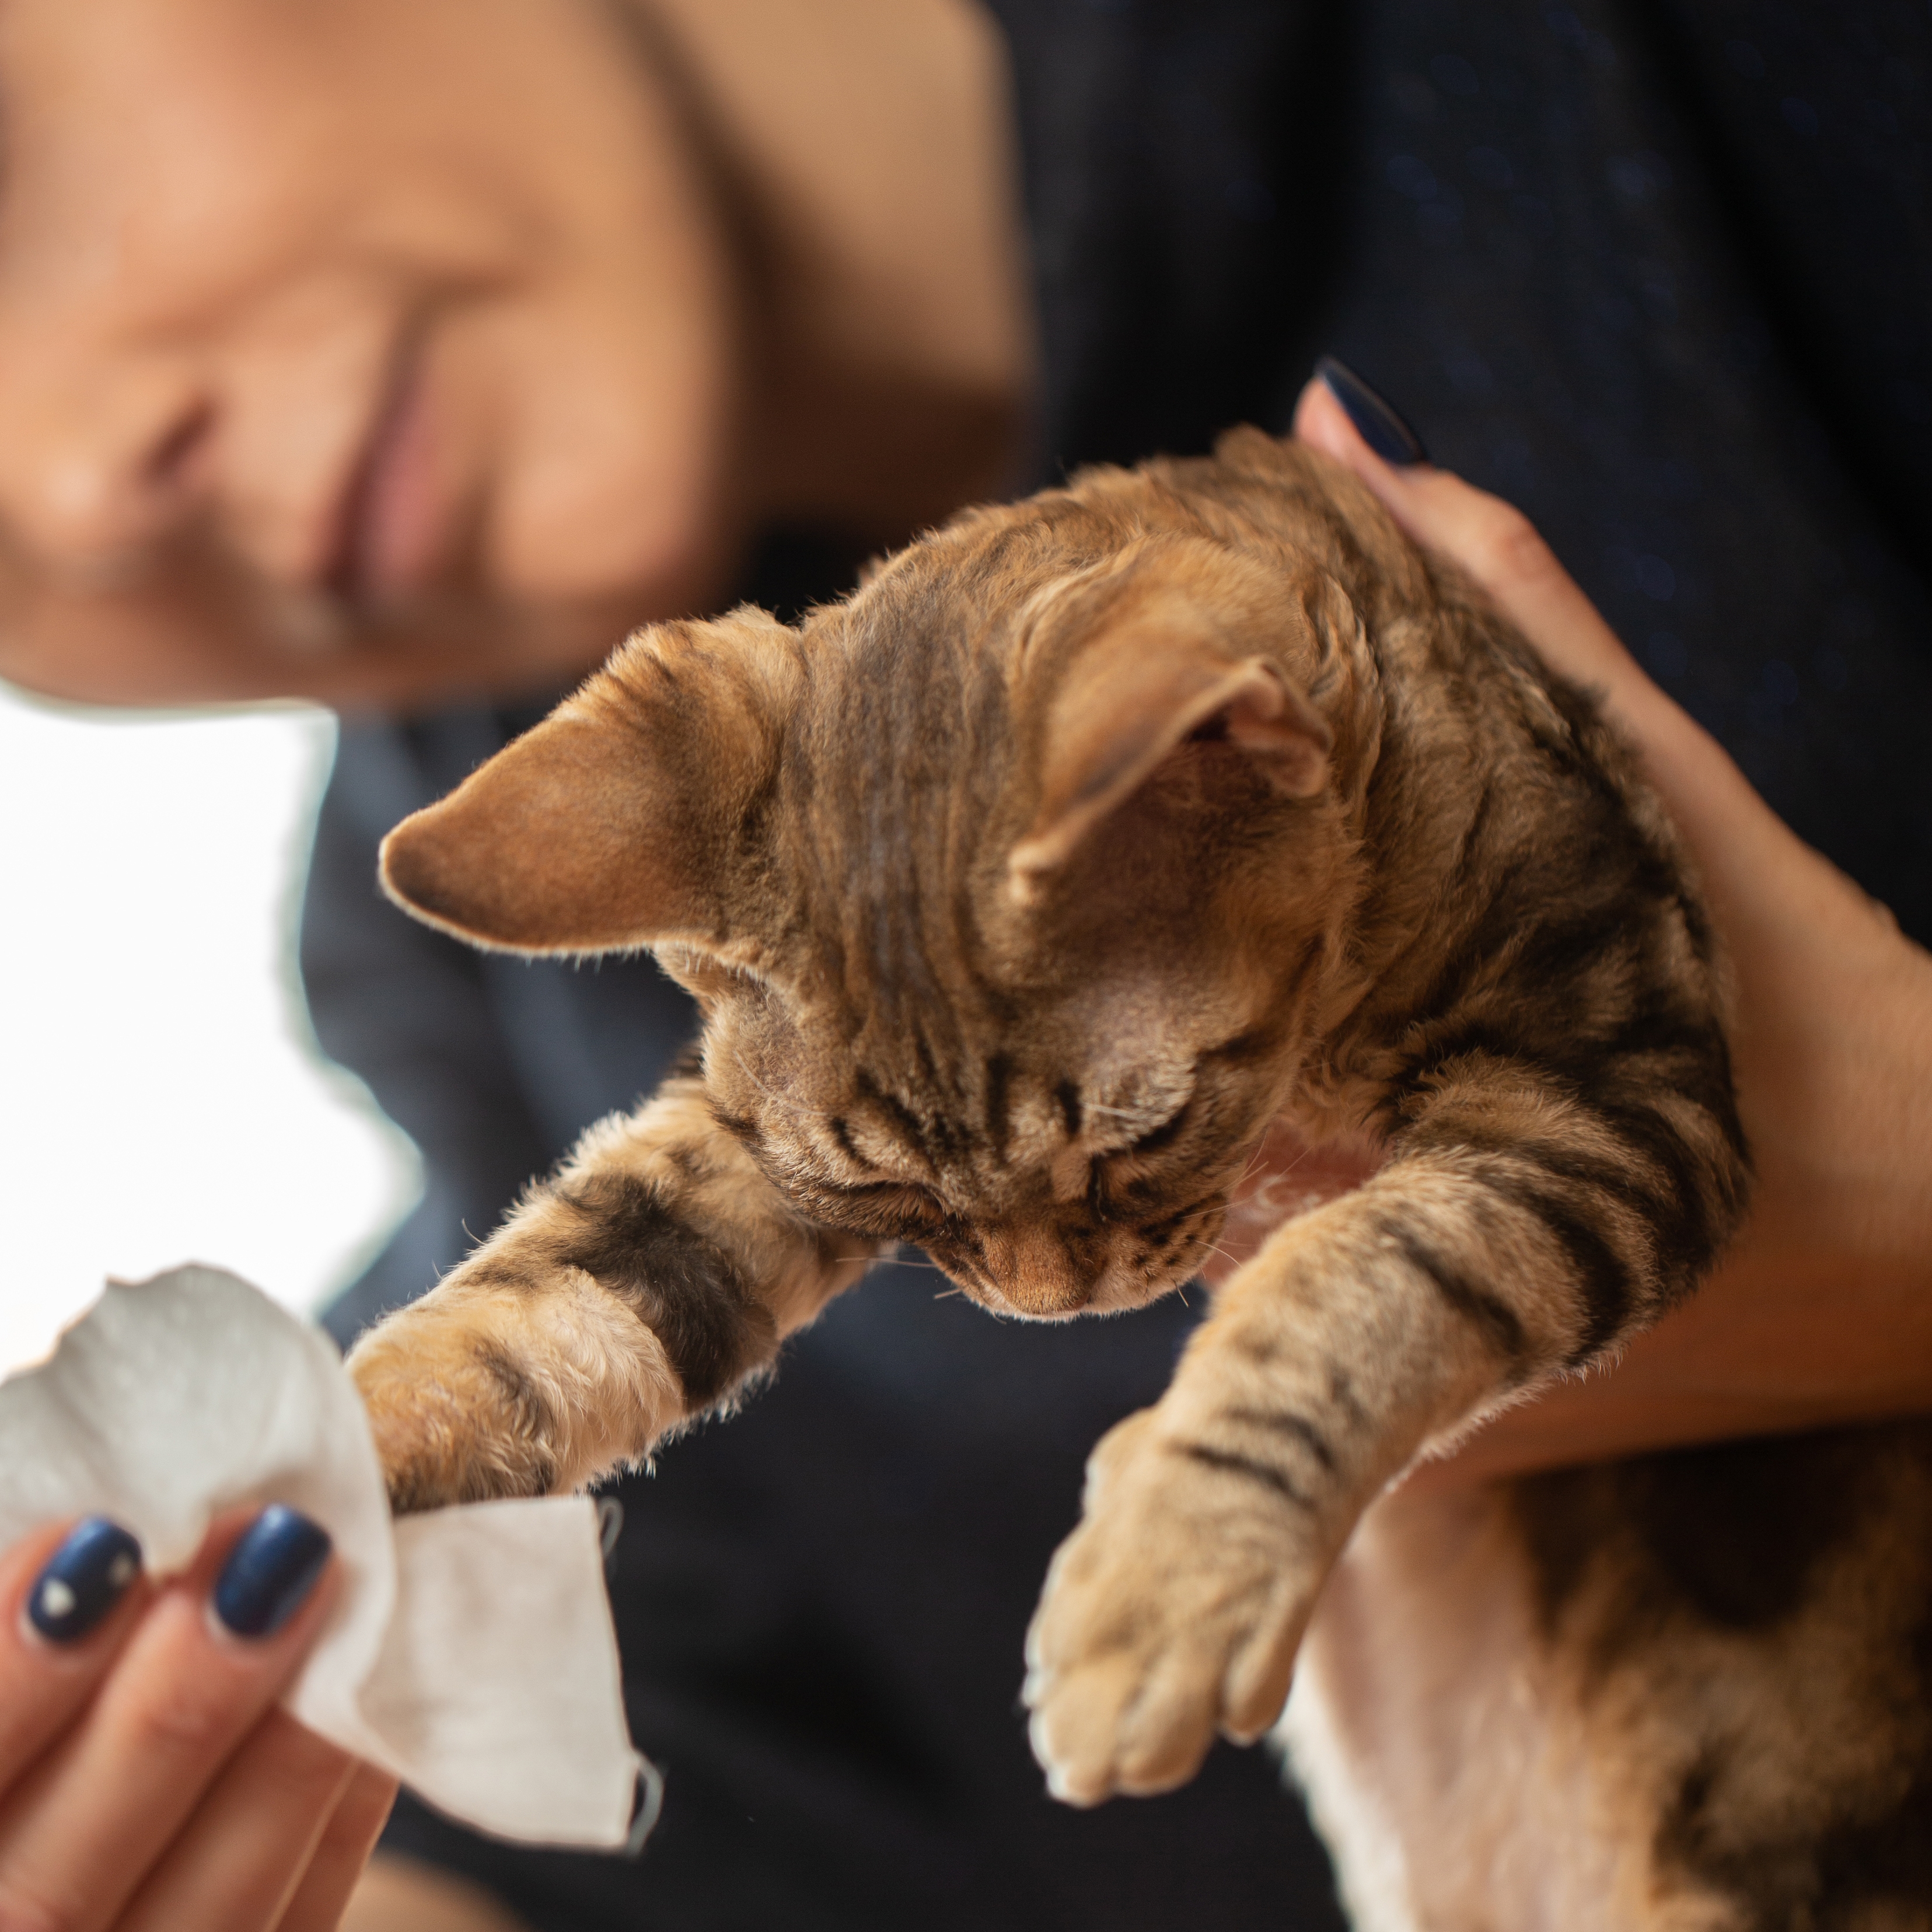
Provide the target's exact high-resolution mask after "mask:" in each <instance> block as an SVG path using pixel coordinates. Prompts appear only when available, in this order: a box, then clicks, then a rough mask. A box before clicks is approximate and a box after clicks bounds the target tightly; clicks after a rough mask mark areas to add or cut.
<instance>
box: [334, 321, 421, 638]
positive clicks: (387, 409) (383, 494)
mask: <svg viewBox="0 0 1932 1932" xmlns="http://www.w3.org/2000/svg"><path fill="white" fill-rule="evenodd" d="M424 390H425V385H424V382H423V380H422V365H421V362H420V359H419V358H418V357H417V356H415V355H413V354H410V355H407V356H404V357H402V358H401V359H399V368H398V373H397V375H396V377H395V378H394V379H393V380H392V381H391V383H389V386H388V387H387V389H386V392H385V395H384V397H383V403H382V406H381V407H380V410H378V411H377V416H376V419H375V422H374V425H373V427H372V428H371V431H370V435H369V440H368V443H367V444H366V445H365V448H364V450H363V453H362V459H361V460H360V461H359V463H357V465H356V469H355V472H354V473H353V475H352V476H351V477H350V482H349V485H348V487H347V490H346V491H345V493H344V502H343V507H342V513H341V520H340V523H339V535H338V540H337V544H336V553H335V559H334V561H333V563H332V567H331V568H330V571H329V583H330V586H331V587H332V589H335V590H336V591H337V592H338V593H339V594H341V595H344V596H347V597H348V598H351V599H352V600H354V601H359V602H361V601H377V602H380V601H388V600H390V599H392V598H397V597H401V596H406V595H408V594H410V592H414V591H418V590H420V589H422V588H423V587H424V586H425V585H427V584H428V583H429V582H430V581H431V580H432V579H433V578H434V577H435V576H436V575H437V573H438V571H439V570H440V568H441V567H442V566H443V565H444V564H445V563H446V562H447V560H448V559H447V557H446V550H447V548H448V532H449V521H450V519H449V514H448V510H447V506H446V502H445V499H444V498H443V493H442V490H441V488H440V482H439V478H438V477H437V468H436V451H435V444H434V436H433V434H432V431H431V423H430V419H429V410H428V407H427V404H426V401H425V394H424Z"/></svg>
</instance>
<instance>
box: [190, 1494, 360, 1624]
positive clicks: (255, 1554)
mask: <svg viewBox="0 0 1932 1932" xmlns="http://www.w3.org/2000/svg"><path fill="white" fill-rule="evenodd" d="M331 1547H332V1546H331V1544H330V1542H329V1532H328V1531H327V1530H326V1529H323V1526H321V1524H320V1523H313V1522H311V1520H309V1519H308V1517H305V1516H304V1515H303V1514H302V1512H301V1511H299V1510H292V1509H290V1508H288V1507H287V1505H284V1504H282V1503H271V1504H270V1505H269V1507H268V1508H266V1509H265V1510H264V1511H263V1512H262V1514H260V1516H258V1517H257V1518H256V1519H255V1520H254V1522H253V1523H251V1524H250V1525H249V1526H248V1529H246V1530H245V1531H244V1532H243V1533H242V1540H241V1541H240V1542H239V1543H238V1544H236V1546H235V1547H234V1548H233V1550H230V1551H229V1553H228V1561H227V1562H226V1563H225V1564H224V1565H223V1566H222V1571H221V1574H220V1577H218V1578H217V1580H216V1581H215V1586H214V1614H215V1615H216V1616H217V1617H219V1618H220V1619H221V1621H222V1622H223V1625H226V1628H228V1629H229V1630H231V1631H233V1632H234V1633H235V1634H236V1636H237V1637H273V1636H274V1635H275V1632H276V1631H278V1630H280V1629H281V1627H282V1626H283V1625H284V1624H285V1623H287V1622H288V1620H289V1619H290V1618H291V1617H292V1616H294V1615H295V1613H296V1611H298V1610H300V1609H301V1608H302V1605H303V1604H304V1603H305V1602H306V1601H308V1593H309V1592H311V1590H313V1589H314V1588H315V1586H316V1583H317V1579H318V1578H320V1576H321V1575H322V1573H323V1570H324V1569H325V1568H326V1567H327V1565H328V1562H329V1550H330V1548H331Z"/></svg>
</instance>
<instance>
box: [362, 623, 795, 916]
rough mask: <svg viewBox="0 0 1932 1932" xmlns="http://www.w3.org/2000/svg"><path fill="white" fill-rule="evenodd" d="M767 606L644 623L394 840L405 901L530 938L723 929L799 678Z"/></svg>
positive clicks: (384, 867) (787, 640)
mask: <svg viewBox="0 0 1932 1932" xmlns="http://www.w3.org/2000/svg"><path fill="white" fill-rule="evenodd" d="M796 643H797V637H796V633H795V632H793V631H789V630H787V629H786V628H785V627H784V626H783V625H780V624H778V623H777V622H775V621H774V620H773V619H771V618H769V617H768V616H766V615H765V614H764V613H763V612H762V611H757V610H735V611H733V612H732V613H730V616H727V617H724V618H720V619H717V620H716V621H715V622H711V623H703V624H699V623H674V624H659V625H653V626H652V627H651V628H649V629H647V630H644V631H639V632H638V633H637V634H636V635H635V636H634V637H631V639H630V640H629V641H628V643H625V645H624V646H622V648H621V649H619V651H618V652H617V653H616V655H614V656H613V658H612V659H611V661H610V664H608V665H607V667H605V668H604V670H601V671H600V672H598V674H597V675H596V676H595V677H593V678H592V679H591V680H590V681H589V682H588V683H587V684H586V685H584V687H583V689H582V690H581V691H578V692H577V694H576V695H575V696H574V697H571V698H568V699H567V700H565V702H564V703H562V704H561V705H559V706H558V707H557V709H556V710H555V711H553V712H551V714H550V716H549V717H547V718H545V719H544V721H543V722H542V723H541V724H538V726H537V727H535V729H534V730H531V731H529V732H528V733H526V734H525V735H524V736H523V737H521V738H519V739H517V741H516V742H515V743H514V744H512V745H508V746H507V747H506V748H505V749H504V750H502V751H499V752H498V753H497V754H496V756H495V757H493V758H491V759H490V760H489V761H488V762H487V763H485V764H484V765H482V766H480V767H479V768H478V769H477V770H476V771H475V772H472V773H471V775H469V777H468V778H466V779H465V780H464V781H463V783H462V784H460V785H459V786H458V787H457V789H456V790H455V791H454V792H452V793H451V794H450V795H449V797H447V798H446V799H441V800H440V801H439V802H437V804H435V805H430V806H428V807H426V808H425V809H424V810H422V811H419V812H417V813H416V814H414V815H413V817H409V818H407V819H405V820H404V821H403V823H401V825H399V826H397V828H396V829H395V831H393V832H391V833H390V834H389V837H388V838H386V839H385V840H384V841H383V849H382V856H381V862H380V863H381V876H382V881H383V889H384V890H385V891H386V892H388V893H389V896H390V897H391V898H392V899H394V900H395V901H396V902H397V904H399V905H401V907H403V908H404V910H406V911H407V912H410V913H413V914H414V915H415V916H416V917H418V918H419V919H423V920H424V921H425V922H427V923H428V924H430V925H432V926H440V928H442V929H443V930H444V931H445V932H449V933H452V934H454V935H455V936H456V937H457V938H460V939H466V940H468V941H470V942H471V943H472V944H476V945H479V946H484V947H493V948H498V949H501V950H505V951H510V952H516V953H608V952H615V951H623V950H631V949H633V948H635V947H642V946H646V945H650V944H655V943H657V942H658V941H677V940H681V941H684V942H685V943H686V944H698V945H703V944H716V943H718V941H721V939H723V938H724V936H725V935H726V932H727V929H728V928H729V927H730V925H731V924H732V912H733V907H732V898H733V894H732V890H731V886H732V876H731V874H732V855H733V853H734V852H736V851H737V850H738V849H739V846H740V845H741V844H742V839H741V838H740V837H739V833H740V832H741V829H742V826H743V823H744V821H745V814H746V812H747V811H748V808H750V806H751V802H752V801H753V799H754V797H755V796H756V795H757V793H758V792H759V790H760V788H761V787H763V784H765V782H766V780H767V778H768V777H769V773H770V771H771V769H772V765H773V763H774V760H775V757H776V755H777V746H778V736H779V733H780V731H781V727H782V724H783V721H784V716H785V715H786V714H787V712H788V710H789V708H790V702H791V699H792V696H793V692H794V691H795V689H796V681H797V676H798V659H797V655H796Z"/></svg>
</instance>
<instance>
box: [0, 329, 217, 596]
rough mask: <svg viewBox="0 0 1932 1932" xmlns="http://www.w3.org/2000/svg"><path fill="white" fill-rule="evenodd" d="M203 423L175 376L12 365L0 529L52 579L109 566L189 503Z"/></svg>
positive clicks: (205, 401)
mask: <svg viewBox="0 0 1932 1932" xmlns="http://www.w3.org/2000/svg"><path fill="white" fill-rule="evenodd" d="M36 378H37V379H36ZM214 424H215V411H214V405H213V404H212V402H211V400H210V398H208V395H207V394H206V393H205V391H204V390H203V389H202V388H201V386H199V384H198V383H196V381H195V380H193V377H192V376H191V375H190V374H189V373H187V372H186V371H181V370H178V369H169V368H163V367H139V366H136V367H133V368H118V369H116V368H111V367H107V368H96V369H95V370H93V371H80V370H74V369H71V368H70V369H69V370H68V371H67V372H66V380H59V379H58V377H55V374H54V372H53V371H49V370H48V369H47V368H46V365H44V363H43V365H41V367H40V369H39V370H38V371H32V370H31V369H29V370H26V371H23V370H21V369H20V365H18V364H16V365H15V368H14V370H13V371H12V372H10V373H7V374H0V521H4V523H5V525H6V526H7V529H8V531H9V532H10V535H12V536H13V538H15V540H16V541H18V542H19V543H20V544H22V545H23V547H25V548H26V550H28V553H30V554H31V556H33V557H34V559H35V560H36V561H37V562H40V564H42V565H44V566H46V568H49V569H50V570H52V571H55V573H56V574H64V575H86V574H89V573H90V572H93V571H99V570H101V569H104V568H113V566H114V565H116V564H117V563H120V562H124V561H126V560H127V559H129V558H130V556H136V555H138V554H139V553H140V552H141V551H142V550H144V549H146V548H148V547H150V546H151V545H152V544H154V543H155V542H156V541H158V540H159V539H160V538H163V537H164V536H166V535H168V534H169V533H170V532H172V530H173V529H175V528H176V527H177V526H178V525H180V524H181V523H183V522H184V521H186V520H187V518H188V517H190V515H191V514H193V511H195V510H196V508H197V507H198V506H199V503H200V502H201V500H202V497H203V496H204V495H205V488H206V480H207V479H206V470H207V463H206V461H205V458H206V457H207V455H208V449H209V445H210V443H211V440H212V437H213V433H214Z"/></svg>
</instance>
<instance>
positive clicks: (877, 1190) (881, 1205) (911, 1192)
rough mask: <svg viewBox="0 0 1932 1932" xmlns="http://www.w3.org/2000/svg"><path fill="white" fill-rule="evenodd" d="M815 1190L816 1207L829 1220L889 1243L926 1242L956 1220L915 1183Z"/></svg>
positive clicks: (874, 1182)
mask: <svg viewBox="0 0 1932 1932" xmlns="http://www.w3.org/2000/svg"><path fill="white" fill-rule="evenodd" d="M814 1192H815V1193H817V1194H818V1195H819V1196H820V1199H819V1200H818V1201H817V1202H815V1204H814V1205H815V1207H816V1208H817V1211H819V1212H820V1214H822V1215H823V1218H824V1219H825V1220H827V1221H828V1222H830V1223H833V1224H834V1225H835V1226H840V1227H844V1228H849V1229H851V1230H852V1231H853V1232H854V1233H856V1234H862V1235H879V1236H880V1237H882V1238H884V1239H886V1240H888V1241H894V1240H896V1241H926V1240H927V1239H929V1238H931V1237H932V1236H933V1235H938V1234H941V1233H943V1232H944V1231H945V1229H947V1226H948V1225H949V1224H950V1223H951V1222H952V1220H953V1218H954V1217H953V1215H952V1214H951V1213H950V1211H949V1210H948V1209H947V1206H946V1205H945V1203H944V1202H942V1201H941V1199H939V1197H938V1196H937V1195H936V1194H935V1193H932V1192H931V1190H929V1189H926V1188H924V1187H919V1185H917V1184H916V1183H913V1182H901V1181H873V1182H871V1183H868V1184H865V1185H862V1186H859V1187H849V1186H845V1185H843V1184H821V1186H820V1188H819V1189H818V1190H814Z"/></svg>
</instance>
